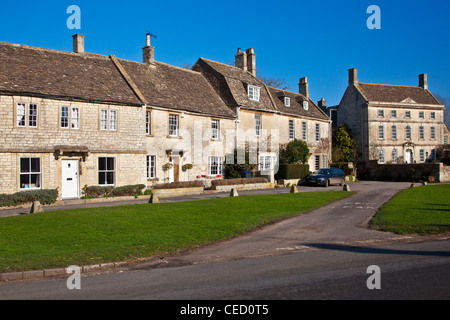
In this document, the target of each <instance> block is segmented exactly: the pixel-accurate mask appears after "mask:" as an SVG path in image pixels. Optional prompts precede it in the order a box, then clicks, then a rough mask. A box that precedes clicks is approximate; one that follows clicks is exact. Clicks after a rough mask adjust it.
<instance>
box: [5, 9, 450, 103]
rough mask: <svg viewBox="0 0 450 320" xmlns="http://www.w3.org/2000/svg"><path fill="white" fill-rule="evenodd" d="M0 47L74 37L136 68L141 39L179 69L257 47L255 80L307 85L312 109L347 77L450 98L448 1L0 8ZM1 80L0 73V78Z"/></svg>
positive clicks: (335, 94) (59, 43) (51, 44)
mask: <svg viewBox="0 0 450 320" xmlns="http://www.w3.org/2000/svg"><path fill="white" fill-rule="evenodd" d="M70 5H77V6H79V7H80V9H81V29H80V30H70V29H68V28H67V25H66V22H67V19H68V18H69V17H70V14H68V13H66V11H67V8H68V7H69V6H70ZM370 5H377V6H378V7H379V8H380V9H381V29H380V30H369V29H368V28H367V26H366V21H367V19H368V18H369V17H370V14H367V13H366V10H367V8H368V7H369V6H370ZM0 6H1V7H0V8H1V10H0V41H5V42H12V43H19V44H25V45H31V46H37V47H43V48H51V49H56V50H64V51H72V37H71V36H72V35H73V34H75V33H80V34H83V35H85V36H86V39H85V46H86V51H88V52H93V53H99V54H105V55H109V54H114V55H116V56H117V57H120V58H123V59H129V60H134V61H141V60H142V49H141V48H142V47H143V46H144V45H145V33H146V32H147V31H150V32H151V33H153V34H155V35H156V36H157V38H156V39H152V45H153V46H154V47H156V51H155V56H156V60H158V61H161V62H165V63H168V64H171V65H175V66H183V65H186V64H194V63H195V62H196V61H197V59H198V58H199V57H204V58H208V59H212V60H216V61H220V62H223V63H229V62H232V61H234V54H235V53H236V51H237V48H238V47H240V48H241V49H244V50H245V49H247V48H254V50H255V53H256V64H257V67H258V68H259V71H260V72H261V74H263V75H265V76H271V77H275V78H282V79H285V81H286V82H287V84H288V85H289V87H290V90H291V91H297V90H298V80H299V78H301V77H305V76H306V77H308V82H309V83H310V85H309V88H310V94H311V97H312V99H313V100H314V101H318V100H320V99H321V98H322V97H324V98H325V99H326V100H327V101H328V106H331V105H336V104H339V101H340V99H341V97H342V95H343V93H344V91H345V89H346V87H347V81H348V78H347V77H348V74H347V70H348V69H349V68H358V78H359V81H360V82H368V83H387V84H399V85H412V86H416V85H418V75H419V74H421V73H427V74H428V83H429V89H430V90H431V91H432V92H433V93H436V92H438V93H439V94H440V95H442V96H445V97H450V62H449V57H450V41H449V40H450V24H449V23H448V21H447V20H448V16H449V14H450V1H448V0H428V1H417V0H413V1H406V0H395V1H393V0H391V1H385V0H371V1H366V0H351V1H350V0H339V1H336V0H326V1H304V0H278V1H266V0H261V1H242V0H241V1H236V0H230V1H178V0H173V1H152V0H146V1H140V0H128V1H84V0H71V1H65V0H58V1H28V2H23V1H22V2H20V1H12V0H2V3H1V4H0ZM0 72H1V71H0Z"/></svg>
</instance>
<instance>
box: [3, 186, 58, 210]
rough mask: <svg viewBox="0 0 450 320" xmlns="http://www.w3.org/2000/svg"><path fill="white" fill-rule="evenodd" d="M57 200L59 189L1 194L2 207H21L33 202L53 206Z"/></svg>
mask: <svg viewBox="0 0 450 320" xmlns="http://www.w3.org/2000/svg"><path fill="white" fill-rule="evenodd" d="M57 198H58V189H41V190H29V191H19V192H16V193H13V194H0V207H12V206H20V205H22V204H25V203H29V202H33V201H39V202H40V203H41V204H52V203H55V202H56V199H57Z"/></svg>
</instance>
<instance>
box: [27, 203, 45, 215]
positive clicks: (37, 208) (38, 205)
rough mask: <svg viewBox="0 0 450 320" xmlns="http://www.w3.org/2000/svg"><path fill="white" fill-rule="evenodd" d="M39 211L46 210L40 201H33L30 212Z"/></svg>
mask: <svg viewBox="0 0 450 320" xmlns="http://www.w3.org/2000/svg"><path fill="white" fill-rule="evenodd" d="M38 212H44V208H43V207H42V205H41V203H40V202H39V201H33V204H32V205H31V210H30V213H38Z"/></svg>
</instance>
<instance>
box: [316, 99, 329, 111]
mask: <svg viewBox="0 0 450 320" xmlns="http://www.w3.org/2000/svg"><path fill="white" fill-rule="evenodd" d="M317 104H318V106H319V108H320V109H322V110H323V111H326V110H327V100H325V98H322V99H320V101H318V102H317Z"/></svg>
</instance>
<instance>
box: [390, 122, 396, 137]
mask: <svg viewBox="0 0 450 320" xmlns="http://www.w3.org/2000/svg"><path fill="white" fill-rule="evenodd" d="M391 130H392V131H391V139H392V140H397V126H396V125H393V126H392V128H391Z"/></svg>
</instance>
